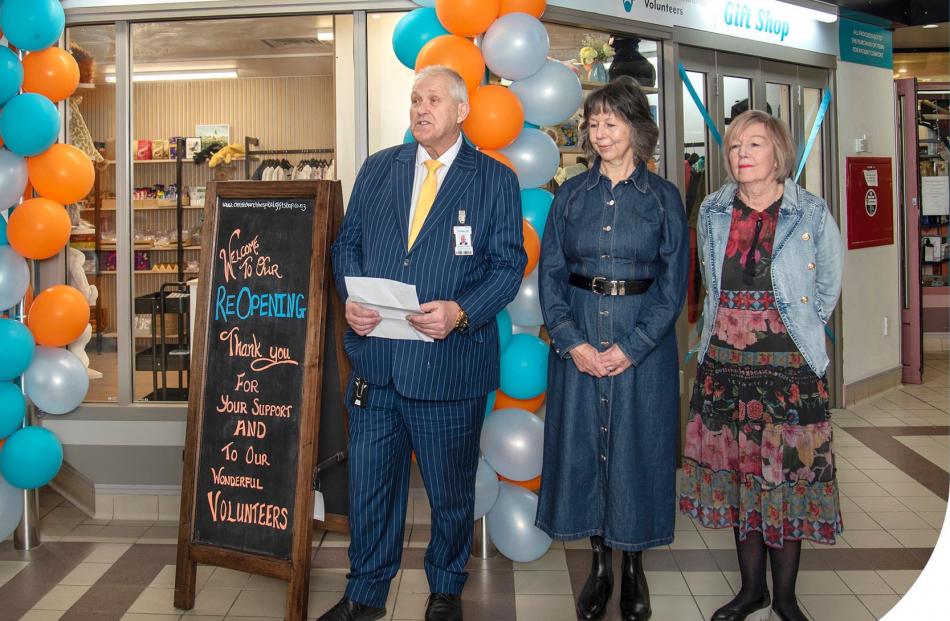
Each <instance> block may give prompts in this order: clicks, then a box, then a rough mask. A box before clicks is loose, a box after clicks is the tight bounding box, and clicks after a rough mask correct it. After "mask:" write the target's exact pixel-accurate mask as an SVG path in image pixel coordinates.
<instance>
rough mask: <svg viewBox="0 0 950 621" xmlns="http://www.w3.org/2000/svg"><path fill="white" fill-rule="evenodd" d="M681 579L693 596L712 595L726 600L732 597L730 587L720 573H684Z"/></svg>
mask: <svg viewBox="0 0 950 621" xmlns="http://www.w3.org/2000/svg"><path fill="white" fill-rule="evenodd" d="M683 579H684V580H686V585H687V586H688V587H689V591H690V593H692V594H693V595H694V596H697V595H714V596H717V597H720V596H721V597H725V598H726V599H729V598H731V597H732V596H733V592H732V587H730V586H729V583H728V582H727V581H726V577H725V576H723V575H722V572H721V571H684V572H683ZM714 610H715V609H714Z"/></svg>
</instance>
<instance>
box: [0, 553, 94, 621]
mask: <svg viewBox="0 0 950 621" xmlns="http://www.w3.org/2000/svg"><path fill="white" fill-rule="evenodd" d="M95 545H96V544H94V543H84V542H83V543H75V542H50V543H44V544H42V545H41V546H39V547H38V548H35V549H33V550H30V551H29V552H19V551H16V550H13V542H5V543H3V544H2V546H0V548H2V552H0V557H2V558H3V560H17V561H27V562H28V563H29V565H27V566H26V567H24V568H23V569H21V570H20V572H19V573H18V574H17V575H15V576H14V577H13V578H11V579H10V580H8V581H7V583H6V584H4V585H3V586H2V587H0V602H3V604H2V613H0V618H4V619H19V618H20V617H22V616H23V615H25V614H26V613H27V612H28V611H30V610H31V609H32V608H33V606H35V605H36V603H37V602H39V601H40V600H41V599H43V596H44V595H46V594H47V593H48V592H49V591H50V589H52V588H53V587H54V586H56V585H57V584H59V581H60V580H62V579H63V578H65V577H66V576H67V575H68V574H69V572H71V571H72V570H73V569H75V568H76V566H77V565H79V564H80V563H82V562H83V560H84V559H85V558H86V557H87V556H89V553H90V552H91V551H92V549H93V547H94V546H95Z"/></svg>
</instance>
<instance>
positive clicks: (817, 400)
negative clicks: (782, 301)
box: [680, 346, 843, 547]
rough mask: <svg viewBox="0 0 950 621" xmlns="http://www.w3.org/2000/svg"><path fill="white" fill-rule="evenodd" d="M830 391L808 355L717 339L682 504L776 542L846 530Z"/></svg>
mask: <svg viewBox="0 0 950 621" xmlns="http://www.w3.org/2000/svg"><path fill="white" fill-rule="evenodd" d="M829 416H830V414H829V410H828V393H827V390H826V387H825V380H824V378H818V377H817V376H816V375H815V373H814V372H813V371H812V370H811V368H810V367H809V366H808V365H807V364H806V363H805V362H804V360H803V359H802V357H801V354H799V353H797V352H795V353H772V352H742V351H736V350H733V349H731V348H721V347H715V346H710V348H709V350H708V351H707V354H706V356H705V359H704V360H703V362H702V364H700V366H699V369H698V371H697V377H696V384H695V386H694V388H693V394H692V399H691V401H690V419H689V421H688V422H687V425H686V446H685V455H684V457H685V458H684V461H683V478H682V481H681V486H680V490H681V492H680V510H681V511H683V512H684V513H686V514H688V515H690V516H692V517H693V518H695V519H696V520H698V521H699V522H700V523H701V524H703V525H704V526H707V527H710V528H727V527H737V528H738V529H739V536H740V538H741V539H743V540H744V539H745V538H746V535H747V534H748V533H749V532H755V531H759V532H761V533H762V536H763V539H764V540H765V543H766V544H767V545H770V546H773V547H782V545H783V542H784V540H786V539H790V540H802V539H808V540H811V541H815V542H818V543H826V544H833V543H835V536H836V535H837V534H838V533H841V532H842V530H843V527H842V522H841V510H840V506H839V502H838V485H837V482H836V480H835V463H834V453H833V452H832V437H831V435H832V434H831V422H830V421H829Z"/></svg>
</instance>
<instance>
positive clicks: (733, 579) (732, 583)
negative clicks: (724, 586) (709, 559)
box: [722, 571, 742, 593]
mask: <svg viewBox="0 0 950 621" xmlns="http://www.w3.org/2000/svg"><path fill="white" fill-rule="evenodd" d="M722 575H723V577H725V579H726V582H728V583H729V587H730V588H731V589H732V592H733V593H738V592H739V588H740V587H742V578H741V577H740V576H739V572H738V571H724V572H722Z"/></svg>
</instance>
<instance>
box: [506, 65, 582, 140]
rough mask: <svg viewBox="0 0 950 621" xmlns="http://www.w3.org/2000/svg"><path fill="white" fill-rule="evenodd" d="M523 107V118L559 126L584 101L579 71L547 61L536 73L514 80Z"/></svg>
mask: <svg viewBox="0 0 950 621" xmlns="http://www.w3.org/2000/svg"><path fill="white" fill-rule="evenodd" d="M509 88H510V89H511V92H513V93H514V94H515V95H517V96H518V99H519V100H520V101H521V105H522V106H523V107H524V119H525V120H526V121H528V122H529V123H534V124H535V125H542V126H543V125H556V124H558V123H560V122H561V121H564V120H566V119H569V118H570V117H571V115H573V114H574V113H575V112H577V109H578V108H579V107H580V105H581V101H582V100H583V92H582V90H581V82H580V80H578V79H577V74H575V73H574V72H573V71H571V70H570V69H568V68H567V67H566V66H564V65H563V64H562V63H559V62H557V61H556V60H548V61H546V62H545V63H544V66H543V67H541V69H540V70H538V72H537V73H535V74H534V75H532V76H530V77H527V78H525V79H523V80H517V81H515V82H512V83H511V86H510V87H509Z"/></svg>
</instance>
